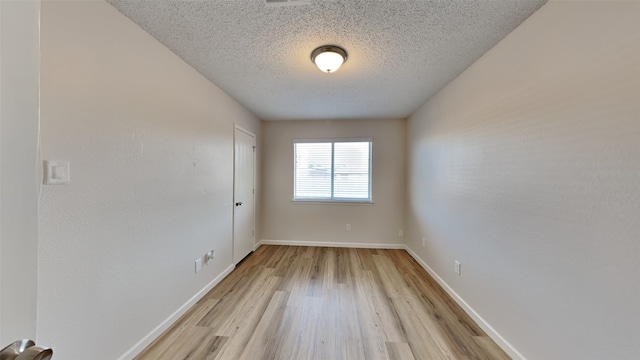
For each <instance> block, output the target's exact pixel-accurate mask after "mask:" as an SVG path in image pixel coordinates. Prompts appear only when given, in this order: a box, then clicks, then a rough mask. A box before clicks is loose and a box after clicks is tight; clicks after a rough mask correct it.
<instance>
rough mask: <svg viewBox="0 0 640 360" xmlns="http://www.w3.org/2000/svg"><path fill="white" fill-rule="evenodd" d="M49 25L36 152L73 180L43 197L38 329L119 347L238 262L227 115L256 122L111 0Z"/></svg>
mask: <svg viewBox="0 0 640 360" xmlns="http://www.w3.org/2000/svg"><path fill="white" fill-rule="evenodd" d="M41 27H42V29H41V30H42V31H41V41H42V69H41V71H42V77H41V127H42V128H41V146H42V158H43V159H45V160H68V161H70V164H71V183H70V184H69V185H62V186H60V185H58V186H44V187H43V189H42V194H41V197H40V202H41V205H40V224H39V225H40V240H39V250H40V272H39V278H40V281H39V286H38V312H39V313H38V322H37V325H38V340H39V341H40V342H42V343H46V344H47V345H49V346H52V347H53V348H54V351H55V353H56V358H60V359H69V360H76V359H89V358H91V359H96V360H113V359H116V358H118V357H120V356H123V354H125V353H126V352H127V351H128V350H129V349H131V348H132V347H133V346H134V344H136V342H138V341H140V340H142V339H144V337H145V336H146V335H148V334H150V333H151V332H152V330H153V329H154V328H155V327H156V326H158V325H160V324H161V323H162V322H163V321H164V320H165V319H167V318H169V317H170V315H171V314H172V313H173V312H174V311H176V310H178V309H179V308H180V307H181V306H183V305H184V304H186V303H187V302H188V301H189V300H190V298H192V297H193V296H194V295H196V294H197V293H198V292H199V291H200V290H202V289H204V288H205V287H207V285H208V284H210V282H211V281H212V280H213V279H215V278H216V277H217V276H219V275H220V274H222V273H223V272H224V271H225V270H227V269H229V267H230V266H231V265H232V256H231V255H232V253H231V252H232V239H231V236H232V196H233V193H232V186H233V143H232V141H233V129H234V126H233V124H234V122H235V123H238V124H239V125H241V126H242V127H244V128H246V129H249V130H251V131H253V132H255V133H256V134H258V137H259V131H260V128H259V123H258V121H257V119H256V118H255V117H254V116H253V115H252V114H250V113H249V112H248V111H246V110H245V109H244V108H243V107H241V106H240V105H239V104H238V103H237V102H235V101H234V100H233V99H231V98H230V97H229V96H227V95H226V94H224V93H223V92H222V91H221V90H220V89H219V88H217V87H216V86H214V85H213V84H211V83H210V82H209V81H207V80H206V79H205V78H204V77H202V76H201V75H200V74H198V73H197V72H196V71H195V70H193V69H192V68H191V67H189V66H188V65H186V64H185V63H184V62H183V61H182V60H180V59H179V58H178V57H176V56H175V55H174V54H173V53H171V51H169V50H168V49H167V48H165V47H164V46H162V45H161V44H160V43H158V42H157V41H156V40H154V39H153V38H152V37H151V36H149V35H148V34H147V33H145V32H144V31H142V30H141V29H140V28H139V27H138V26H136V25H135V24H134V23H132V22H131V21H129V20H128V19H127V18H126V17H124V16H123V15H121V14H120V13H119V12H118V11H117V10H115V9H114V8H113V7H112V6H110V5H108V4H107V3H105V2H102V1H91V2H86V1H82V2H77V1H69V2H58V1H45V2H43V4H42V23H41ZM209 249H215V250H216V258H215V261H214V264H213V265H210V266H207V267H204V268H203V270H202V271H201V272H200V273H198V274H195V273H194V260H195V259H196V258H198V257H201V256H203V255H204V254H205V252H206V251H208V250H209ZM174 318H175V317H174ZM165 325H167V324H165ZM154 334H155V335H157V332H156V333H154ZM147 340H153V339H152V338H150V339H147ZM139 345H140V344H139ZM139 348H140V346H138V347H137V348H136V349H139ZM132 355H135V354H134V353H129V354H128V355H127V356H125V358H129V357H131V356H132Z"/></svg>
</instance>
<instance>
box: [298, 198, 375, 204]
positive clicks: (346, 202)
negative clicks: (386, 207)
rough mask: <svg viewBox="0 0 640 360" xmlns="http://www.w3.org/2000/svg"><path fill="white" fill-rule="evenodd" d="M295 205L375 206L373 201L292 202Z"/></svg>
mask: <svg viewBox="0 0 640 360" xmlns="http://www.w3.org/2000/svg"><path fill="white" fill-rule="evenodd" d="M291 202H292V203H294V204H295V205H350V206H351V205H356V206H367V205H373V204H375V203H374V202H373V200H372V201H349V200H345V201H341V200H296V199H294V200H291Z"/></svg>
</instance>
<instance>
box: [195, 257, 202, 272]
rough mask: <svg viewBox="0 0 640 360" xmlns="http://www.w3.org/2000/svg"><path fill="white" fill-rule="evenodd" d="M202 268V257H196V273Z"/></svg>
mask: <svg viewBox="0 0 640 360" xmlns="http://www.w3.org/2000/svg"><path fill="white" fill-rule="evenodd" d="M200 270H202V258H199V259H196V274H197V273H198V272H200Z"/></svg>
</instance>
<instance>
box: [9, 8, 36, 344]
mask: <svg viewBox="0 0 640 360" xmlns="http://www.w3.org/2000/svg"><path fill="white" fill-rule="evenodd" d="M39 16H40V4H39V2H38V1H0V38H1V41H0V54H1V56H0V62H1V66H0V75H1V76H0V78H1V84H0V93H1V94H0V109H1V110H0V135H1V136H0V164H2V166H1V167H0V168H1V176H0V199H1V200H2V201H1V206H0V348H1V347H3V346H4V345H5V344H8V343H10V342H13V341H15V340H18V339H22V338H35V335H36V330H35V329H36V292H37V282H38V253H37V250H38V195H37V194H38V181H39V179H38V165H37V160H36V159H37V154H38V151H37V144H38V89H39V66H40V59H39Z"/></svg>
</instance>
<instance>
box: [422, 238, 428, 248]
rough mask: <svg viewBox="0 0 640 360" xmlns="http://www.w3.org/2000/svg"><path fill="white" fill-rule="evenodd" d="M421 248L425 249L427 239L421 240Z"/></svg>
mask: <svg viewBox="0 0 640 360" xmlns="http://www.w3.org/2000/svg"><path fill="white" fill-rule="evenodd" d="M422 247H427V239H426V238H422Z"/></svg>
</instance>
